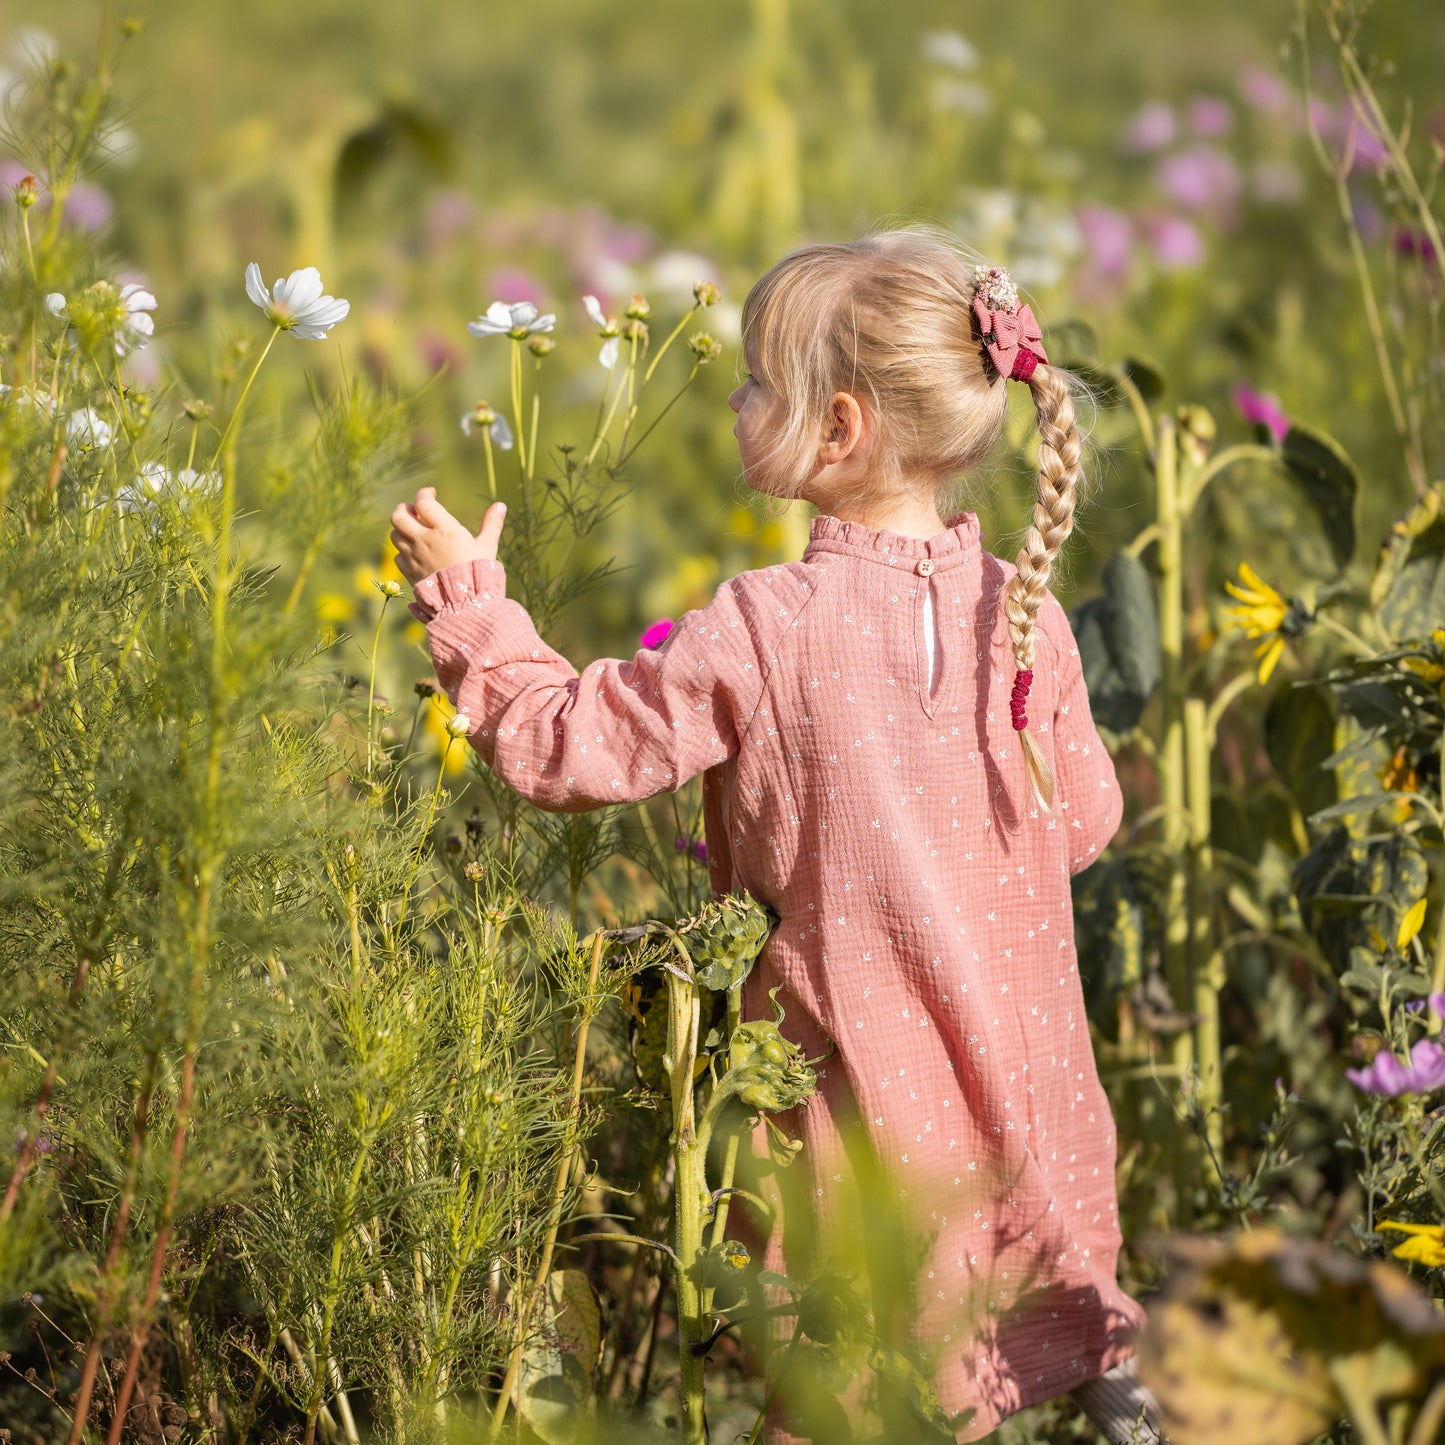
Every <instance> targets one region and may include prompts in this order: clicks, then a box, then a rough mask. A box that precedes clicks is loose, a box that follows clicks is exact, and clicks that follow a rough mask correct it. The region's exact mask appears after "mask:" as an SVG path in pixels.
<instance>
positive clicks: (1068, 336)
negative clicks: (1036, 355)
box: [1048, 317, 1099, 371]
mask: <svg viewBox="0 0 1445 1445" xmlns="http://www.w3.org/2000/svg"><path fill="white" fill-rule="evenodd" d="M1048 349H1049V352H1050V355H1051V356H1052V357H1053V358H1055V364H1056V365H1058V366H1062V367H1064V368H1065V369H1067V370H1069V371H1074V370H1077V368H1078V367H1079V366H1089V365H1092V364H1093V358H1094V357H1096V356H1098V354H1099V336H1098V333H1097V332H1096V331H1095V330H1094V328H1093V327H1092V326H1090V325H1089V323H1088V322H1087V321H1080V320H1079V319H1078V318H1077V317H1070V318H1069V320H1067V321H1060V322H1059V323H1058V324H1057V325H1055V326H1050V327H1049V337H1048Z"/></svg>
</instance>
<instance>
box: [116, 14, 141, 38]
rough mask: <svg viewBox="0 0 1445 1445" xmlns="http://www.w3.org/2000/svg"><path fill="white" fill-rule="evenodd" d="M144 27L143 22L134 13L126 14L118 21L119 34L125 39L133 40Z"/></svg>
mask: <svg viewBox="0 0 1445 1445" xmlns="http://www.w3.org/2000/svg"><path fill="white" fill-rule="evenodd" d="M144 29H145V22H144V21H143V20H141V19H139V18H138V17H137V16H135V15H127V16H126V17H125V19H124V20H122V21H121V23H120V30H121V34H122V35H124V36H125V37H126V39H127V40H134V39H135V37H136V36H137V35H139V34H140V33H141V31H142V30H144Z"/></svg>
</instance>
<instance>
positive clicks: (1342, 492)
mask: <svg viewBox="0 0 1445 1445" xmlns="http://www.w3.org/2000/svg"><path fill="white" fill-rule="evenodd" d="M1280 460H1281V461H1282V462H1283V463H1284V465H1285V467H1286V469H1287V470H1288V471H1289V473H1290V475H1291V476H1292V477H1293V478H1294V479H1295V481H1297V482H1298V483H1299V484H1300V486H1301V488H1302V489H1303V490H1304V494H1305V496H1306V497H1308V498H1309V501H1310V505H1311V506H1313V507H1314V509H1315V513H1316V515H1317V516H1318V517H1319V520H1320V526H1321V527H1322V528H1323V529H1324V534H1325V540H1326V541H1328V543H1329V544H1330V552H1331V553H1332V554H1333V556H1334V559H1335V565H1336V566H1338V567H1345V566H1347V565H1348V563H1349V561H1350V558H1351V557H1353V556H1354V555H1355V503H1356V499H1357V498H1358V496H1359V492H1360V473H1359V470H1358V469H1357V468H1356V466H1355V464H1354V462H1352V461H1351V460H1350V458H1349V456H1348V454H1347V453H1346V452H1345V450H1344V448H1343V447H1342V446H1340V444H1339V443H1338V442H1337V441H1335V439H1334V438H1333V437H1330V436H1327V435H1326V434H1325V433H1324V432H1319V431H1314V430H1312V429H1311V428H1309V427H1303V426H1300V425H1298V424H1297V423H1296V424H1295V425H1293V426H1291V427H1290V429H1289V431H1288V432H1286V433H1285V438H1284V441H1283V442H1282V443H1281V444H1280Z"/></svg>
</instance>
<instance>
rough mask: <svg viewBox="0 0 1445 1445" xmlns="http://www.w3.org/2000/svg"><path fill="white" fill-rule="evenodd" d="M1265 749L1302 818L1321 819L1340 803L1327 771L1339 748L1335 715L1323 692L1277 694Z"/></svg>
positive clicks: (1295, 689)
mask: <svg viewBox="0 0 1445 1445" xmlns="http://www.w3.org/2000/svg"><path fill="white" fill-rule="evenodd" d="M1264 746H1265V751H1266V752H1267V753H1268V754H1269V760H1270V763H1271V764H1272V765H1273V767H1274V770H1275V773H1276V774H1277V775H1278V776H1279V778H1280V780H1281V781H1282V782H1283V783H1284V784H1285V786H1286V787H1287V788H1289V790H1290V792H1291V793H1292V794H1293V795H1294V799H1295V804H1296V806H1297V807H1298V808H1299V810H1300V812H1301V813H1304V814H1311V813H1317V812H1319V811H1320V810H1321V809H1322V808H1328V807H1329V806H1330V805H1331V804H1332V803H1333V802H1334V801H1335V799H1336V798H1337V797H1338V793H1337V792H1336V789H1335V779H1334V774H1333V773H1331V772H1330V771H1329V770H1328V768H1327V767H1326V764H1327V762H1328V761H1329V758H1330V755H1331V754H1332V753H1333V752H1334V747H1335V714H1334V709H1333V708H1332V707H1331V706H1330V700H1329V695H1328V694H1327V693H1326V692H1325V691H1324V689H1323V688H1319V687H1287V688H1281V689H1279V690H1278V691H1276V692H1275V694H1274V696H1273V698H1272V699H1271V701H1270V705H1269V712H1268V713H1267V714H1266V715H1265V720H1264Z"/></svg>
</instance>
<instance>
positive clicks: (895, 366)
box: [742, 229, 1082, 808]
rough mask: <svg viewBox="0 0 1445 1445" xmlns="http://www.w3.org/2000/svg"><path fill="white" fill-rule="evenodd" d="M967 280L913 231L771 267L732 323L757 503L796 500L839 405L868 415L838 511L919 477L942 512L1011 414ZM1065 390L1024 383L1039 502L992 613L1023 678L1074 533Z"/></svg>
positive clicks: (1069, 382)
mask: <svg viewBox="0 0 1445 1445" xmlns="http://www.w3.org/2000/svg"><path fill="white" fill-rule="evenodd" d="M977 277H978V265H977V261H976V259H975V258H972V257H970V256H968V255H966V254H965V253H964V251H963V249H962V248H961V247H960V246H959V245H958V243H957V242H956V241H953V240H952V238H950V237H947V236H946V235H945V234H944V233H939V232H935V231H928V230H922V229H919V230H901V231H883V232H878V233H875V234H873V235H869V236H865V237H863V238H862V239H861V240H858V241H847V242H838V243H824V244H818V245H810V246H802V247H800V248H799V249H798V250H796V251H793V252H791V253H790V254H789V255H787V256H785V257H783V259H782V260H781V261H779V262H778V263H777V264H776V265H775V266H773V267H772V269H771V270H770V271H769V272H768V273H767V275H765V276H764V277H763V278H762V279H761V280H760V281H759V282H758V283H757V284H756V285H755V286H754V287H753V289H752V290H751V291H750V292H749V293H748V299H747V301H746V302H744V304H743V318H742V336H743V348H744V353H745V355H746V357H747V361H748V365H749V367H750V368H751V369H752V371H753V373H754V374H755V375H756V377H757V379H758V381H759V382H761V383H762V385H763V386H765V387H766V388H767V390H768V391H769V392H770V393H771V394H772V396H773V398H774V400H775V403H776V404H777V405H778V406H779V408H780V414H779V417H778V422H777V429H776V438H775V441H774V443H773V445H772V447H771V449H770V450H769V452H768V453H767V455H766V456H764V457H763V458H762V459H761V461H760V463H759V466H758V469H757V470H758V480H759V482H760V483H761V485H760V487H759V490H762V491H766V492H769V493H772V494H774V495H777V496H793V495H796V494H797V489H798V488H799V486H800V485H801V484H802V482H803V481H804V479H806V478H807V477H808V476H809V475H811V473H812V470H813V468H814V465H815V463H816V460H817V450H818V441H819V435H820V428H822V426H823V425H824V422H825V420H826V418H827V416H828V414H829V410H830V407H831V403H832V399H833V397H834V395H836V394H837V393H838V392H840V391H844V392H848V393H849V394H850V395H853V396H855V397H857V398H858V399H859V400H860V401H866V402H867V403H868V404H869V408H870V410H871V413H872V417H873V421H874V426H875V429H876V436H877V441H876V444H875V448H874V453H873V456H872V458H871V464H870V467H869V478H868V481H867V483H866V487H865V488H863V489H860V494H859V495H858V496H854V497H846V498H842V499H841V500H843V501H846V502H856V501H862V500H869V501H874V500H882V499H885V498H888V497H891V496H898V495H901V494H902V493H903V492H904V491H905V490H906V488H907V487H908V486H909V485H911V484H912V479H914V478H917V477H919V476H925V477H929V478H931V479H932V480H933V484H934V501H935V503H938V502H940V501H941V500H942V498H943V497H944V495H945V493H946V492H947V490H948V489H949V487H950V486H951V484H952V483H953V481H954V479H955V478H956V477H957V476H958V474H959V473H960V472H964V471H967V470H968V468H970V467H972V466H975V465H976V464H977V463H978V462H980V461H982V459H983V458H984V457H985V456H986V455H987V454H988V452H989V450H990V449H991V448H992V447H993V445H994V443H995V442H996V441H997V440H998V437H999V434H1000V433H1001V432H1002V430H1003V424H1004V417H1005V414H1006V411H1007V406H1008V400H1007V395H1006V388H1007V383H1006V380H1005V378H1004V377H1002V376H1000V375H999V374H998V372H997V371H996V370H995V369H994V367H993V363H992V362H991V361H990V360H989V358H988V353H987V351H986V350H985V348H984V345H983V341H982V339H981V338H980V336H979V334H978V328H977V324H976V322H975V319H974V314H973V300H974V295H975V293H976V291H977V290H978V279H977ZM1076 386H1077V383H1076V382H1075V380H1074V378H1072V377H1071V376H1070V375H1069V373H1067V372H1064V371H1061V370H1060V369H1059V368H1057V367H1052V366H1049V365H1047V364H1042V363H1041V364H1040V365H1039V366H1037V367H1036V368H1035V369H1034V373H1033V375H1032V377H1031V378H1030V379H1029V382H1028V387H1029V391H1030V392H1031V393H1032V396H1033V401H1034V408H1035V410H1036V412H1037V414H1038V429H1039V456H1038V486H1037V500H1036V501H1035V503H1034V513H1033V522H1032V525H1031V526H1030V527H1029V529H1028V531H1027V533H1026V534H1025V536H1024V541H1023V546H1022V548H1021V549H1020V550H1019V554H1018V557H1017V567H1018V575H1017V576H1015V577H1013V578H1012V579H1010V581H1009V584H1008V587H1007V589H1006V590H1005V594H1004V604H1003V605H1004V612H1005V615H1006V616H1007V618H1008V629H1009V639H1010V642H1011V643H1012V645H1013V654H1014V659H1015V661H1016V662H1017V665H1018V668H1019V670H1020V671H1021V672H1026V671H1030V670H1031V669H1032V667H1033V662H1034V641H1035V639H1034V630H1035V621H1036V619H1037V617H1038V611H1039V608H1040V607H1041V606H1042V605H1043V601H1044V598H1045V596H1046V595H1047V593H1048V587H1049V579H1050V577H1051V575H1052V573H1053V564H1054V559H1055V558H1056V557H1057V556H1058V555H1059V552H1060V549H1061V548H1062V547H1063V545H1064V542H1065V540H1066V539H1067V537H1068V535H1069V533H1070V531H1071V530H1072V529H1073V523H1074V501H1075V496H1076V494H1077V491H1078V487H1079V484H1080V482H1081V480H1082V469H1081V466H1080V460H1081V456H1082V441H1081V439H1080V436H1079V429H1078V426H1077V423H1076V421H1075V417H1074V402H1073V392H1074V390H1075V388H1076ZM1020 742H1021V744H1022V746H1023V749H1024V757H1025V761H1026V764H1027V768H1028V775H1029V780H1030V782H1031V783H1032V784H1033V786H1034V789H1035V791H1036V792H1037V793H1038V795H1039V798H1040V801H1041V802H1042V803H1043V804H1044V806H1045V807H1046V808H1047V807H1049V806H1050V805H1051V804H1052V801H1053V779H1052V777H1051V775H1050V773H1049V769H1048V766H1047V764H1046V763H1045V762H1044V759H1043V757H1042V755H1041V754H1040V753H1039V750H1038V747H1037V746H1036V745H1035V744H1034V742H1033V740H1032V738H1030V736H1029V734H1028V731H1027V729H1022V730H1021V731H1020Z"/></svg>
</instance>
